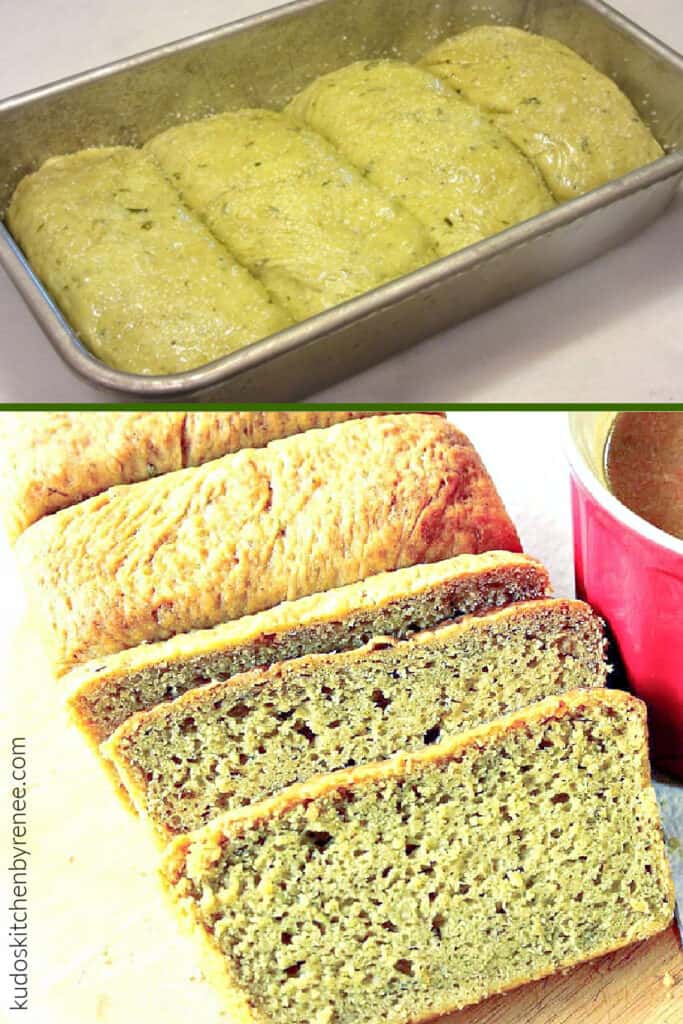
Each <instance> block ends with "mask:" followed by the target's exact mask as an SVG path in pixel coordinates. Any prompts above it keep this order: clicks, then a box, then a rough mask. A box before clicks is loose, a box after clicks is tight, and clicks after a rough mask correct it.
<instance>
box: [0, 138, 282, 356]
mask: <svg viewBox="0 0 683 1024" xmlns="http://www.w3.org/2000/svg"><path fill="white" fill-rule="evenodd" d="M8 223H9V226H10V229H11V231H12V233H13V234H14V237H15V238H16V239H17V241H18V242H19V244H20V245H21V247H22V248H23V250H24V252H25V253H26V255H27V257H28V259H29V260H30V262H31V265H32V267H33V269H34V270H35V272H36V273H37V274H38V276H39V277H40V278H41V280H42V281H43V283H44V284H45V286H46V287H47V289H48V290H49V292H50V293H51V295H52V296H53V298H54V299H55V300H56V302H57V303H58V304H59V306H60V307H61V309H62V310H63V312H64V314H65V316H66V317H67V318H68V319H69V321H70V323H71V324H72V325H73V327H74V328H75V329H76V331H77V332H78V334H79V337H80V338H81V339H82V341H83V342H84V344H86V345H87V346H88V348H89V349H90V350H91V351H92V352H93V353H94V354H95V355H96V356H98V357H99V358H100V359H102V360H103V361H104V362H105V363H108V364H109V365H110V366H113V367H115V368H117V369H119V370H130V371H132V372H135V373H172V372H175V371H179V370H188V369H191V368H192V367H195V366H200V365H202V364H203V363H208V362H210V361H211V360H213V359H217V358H218V357H219V356H222V355H225V354H226V353H227V352H231V351H233V350H234V349H237V348H240V347H241V346H243V345H246V344H248V343H249V342H251V341H255V340H257V339H258V338H261V337H263V336H264V335H267V334H271V333H273V332H274V331H277V330H280V329H281V328H283V327H286V326H288V324H289V323H290V322H291V321H290V320H289V317H288V316H287V314H286V313H285V312H284V310H282V309H280V308H278V307H277V306H276V305H275V304H274V303H273V301H272V300H271V299H270V297H269V296H268V294H267V292H266V291H265V289H264V288H263V287H262V285H260V284H259V283H258V281H256V280H255V279H254V278H253V277H252V276H251V275H250V274H249V272H248V271H247V270H245V269H244V268H243V267H241V266H239V264H238V263H236V262H235V260H234V259H233V258H232V257H231V256H230V255H229V253H227V252H226V251H225V249H224V248H223V246H221V245H220V244H219V243H218V242H217V241H216V240H215V239H214V238H213V237H212V235H211V234H210V232H209V231H208V230H207V229H206V227H205V226H204V225H203V224H202V223H201V221H199V220H198V219H197V218H196V217H195V216H194V214H192V213H190V212H189V211H188V210H187V208H186V207H185V206H183V205H182V203H181V202H180V200H179V199H178V196H177V194H176V193H175V192H174V191H173V189H172V188H171V187H170V186H169V185H168V184H167V183H166V181H165V180H164V178H163V175H162V174H161V173H160V172H159V171H158V169H157V168H156V167H155V166H154V164H153V162H152V161H151V160H150V159H149V157H147V156H146V155H144V154H143V153H141V152H140V151H139V150H135V149H129V148H127V147H116V148H113V149H89V150H84V151H83V152H80V153H75V154H73V155H71V156H64V157H56V158H54V159H52V160H48V161H47V163H46V164H44V165H43V167H42V168H41V169H40V170H39V171H38V172H37V173H35V174H31V175H29V176H28V177H26V178H24V179H23V180H22V181H21V182H20V184H19V186H18V188H17V190H16V191H15V193H14V196H13V198H12V203H11V205H10V209H9V214H8Z"/></svg>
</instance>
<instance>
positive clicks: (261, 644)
mask: <svg viewBox="0 0 683 1024" xmlns="http://www.w3.org/2000/svg"><path fill="white" fill-rule="evenodd" d="M549 593H550V580H549V578H548V573H547V570H546V569H545V568H544V567H543V566H542V565H541V564H540V562H537V561H535V560H534V559H533V558H529V557H528V556H527V555H521V554H514V553H511V552H502V551H500V552H487V553H485V554H482V555H456V557H455V558H447V559H445V560H444V561H442V562H434V563H432V564H430V565H415V566H409V567H408V568H406V569H396V570H394V572H386V573H379V574H378V575H376V576H371V577H370V578H369V579H367V580H364V581H362V582H360V583H349V584H348V585H347V586H345V587H338V588H337V589H336V590H329V591H326V592H325V593H323V594H313V595H311V596H309V597H300V598H299V600H298V601H285V602H284V603H283V604H279V605H276V607H275V608H269V609H268V610H267V611H264V612H257V614H256V615H248V616H246V617H245V618H243V619H237V620H236V621H234V622H225V623H223V624H222V625H219V626H214V627H213V628H212V629H204V630H197V631H195V632H194V633H182V634H180V635H179V636H175V637H171V639H170V640H162V641H160V642H159V643H156V644H143V645H141V646H140V647H133V648H132V649H131V650H129V651H120V652H119V653H118V654H110V655H109V657H107V658H101V659H98V660H95V661H91V662H88V663H87V664H86V665H83V666H78V667H77V668H75V669H72V670H71V672H70V673H69V674H68V675H67V676H65V677H64V682H65V684H66V685H67V686H68V688H69V696H68V703H69V706H70V708H71V711H72V713H73V716H74V718H75V721H76V723H77V724H78V726H79V727H80V728H81V730H82V731H83V732H84V733H85V735H86V736H87V737H88V738H89V739H90V740H91V742H93V743H95V744H96V745H99V744H100V743H102V741H103V740H105V739H107V737H109V736H110V735H111V734H112V733H113V732H114V730H115V729H116V728H117V727H118V726H119V725H121V723H122V722H125V720H126V719H127V718H129V717H130V716H131V715H132V714H134V713H135V712H137V711H146V710H148V709H149V708H152V707H154V706H155V705H157V704H161V702H162V701H168V700H174V699H175V698H176V697H180V696H181V694H183V693H185V692H186V691H187V690H190V689H193V688H194V687H196V686H204V685H206V684H207V683H212V682H217V681H221V680H223V681H224V680H226V679H229V678H230V677H231V676H234V675H237V674H238V673H240V672H246V671H248V670H249V669H253V668H257V667H258V668H263V667H267V666H268V665H273V664H274V663H275V662H277V661H285V660H289V659H291V658H299V657H301V656H302V655H304V654H314V653H325V652H331V651H345V650H351V649H352V648H356V647H362V646H363V644H365V643H367V642H368V641H369V640H370V639H371V638H372V637H373V636H377V635H379V636H392V637H396V638H397V639H402V638H404V637H406V636H408V635H409V634H411V633H416V632H418V631H421V630H425V629H433V628H434V627H435V626H437V625H439V623H442V622H445V621H448V620H452V619H456V618H458V617H460V616H462V615H465V614H468V613H471V612H480V611H482V610H484V609H486V608H497V607H501V606H503V605H506V604H510V603H511V602H513V601H528V600H532V599H534V598H541V597H547V596H548V594H549Z"/></svg>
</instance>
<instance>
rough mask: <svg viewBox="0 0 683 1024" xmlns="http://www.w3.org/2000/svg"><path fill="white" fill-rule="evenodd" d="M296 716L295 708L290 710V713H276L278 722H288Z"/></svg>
mask: <svg viewBox="0 0 683 1024" xmlns="http://www.w3.org/2000/svg"><path fill="white" fill-rule="evenodd" d="M293 714H294V708H290V709H289V711H276V712H275V717H276V718H277V720H278V722H286V721H287V719H288V718H291V717H292V715H293Z"/></svg>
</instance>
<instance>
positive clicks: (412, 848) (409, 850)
mask: <svg viewBox="0 0 683 1024" xmlns="http://www.w3.org/2000/svg"><path fill="white" fill-rule="evenodd" d="M418 846H419V843H406V846H405V850H406V857H410V855H411V853H415V851H416V850H417V848H418Z"/></svg>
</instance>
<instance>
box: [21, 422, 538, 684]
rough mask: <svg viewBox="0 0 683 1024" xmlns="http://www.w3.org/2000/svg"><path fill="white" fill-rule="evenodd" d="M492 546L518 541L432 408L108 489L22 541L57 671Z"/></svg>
mask: <svg viewBox="0 0 683 1024" xmlns="http://www.w3.org/2000/svg"><path fill="white" fill-rule="evenodd" d="M350 467H352V469H351V470H350ZM493 549H508V550H519V540H518V537H517V534H516V532H515V529H514V527H513V525H512V523H511V522H510V519H509V517H508V515H507V514H506V512H505V509H504V507H503V504H502V502H501V500H500V498H499V496H498V494H497V492H496V490H495V487H494V485H493V483H492V481H491V478H490V477H489V475H488V474H487V472H486V470H485V469H484V467H483V465H482V463H481V460H480V459H479V456H478V455H477V453H476V452H475V450H474V448H473V447H472V445H471V444H470V442H469V441H468V440H467V438H466V437H465V436H464V435H463V434H461V433H460V431H458V430H457V429H456V428H455V427H454V426H452V425H451V424H450V423H448V422H447V421H446V420H443V419H441V418H438V417H435V416H427V415H400V416H391V415H388V416H379V417H371V418H369V419H365V420H352V421H350V422H348V423H340V424H337V425H336V426H333V427H328V428H327V429H326V430H309V431H307V432H306V433H304V434H299V435H296V436H294V437H290V438H284V439H283V440H280V441H273V442H271V444H269V445H268V446H267V447H266V448H261V449H246V450H243V451H241V452H238V453H236V454H234V455H226V456H224V458H222V459H217V460H214V461H213V462H210V463H207V464H206V465H204V466H198V467H196V468H192V469H185V470H180V471H178V472H177V473H167V474H165V475H164V476H161V477H157V478H156V479H154V480H147V481H145V482H144V483H137V484H130V485H129V486H126V487H116V488H110V489H109V490H108V491H106V492H104V493H103V494H100V495H98V496H97V497H94V498H90V499H89V500H88V501H85V502H82V503H81V504H79V505H75V506H72V507H71V508H67V509H63V510H62V511H61V512H56V513H55V514H54V515H52V516H47V517H45V518H44V519H42V520H41V521H40V522H38V523H35V524H34V525H33V526H32V527H31V528H30V529H29V530H27V531H25V532H24V534H23V535H22V536H21V537H20V538H19V540H18V542H17V545H16V552H17V556H18V559H19V563H20V565H21V567H22V569H23V572H24V576H25V579H26V581H27V586H28V591H29V596H30V598H31V601H32V604H33V606H34V607H35V609H36V611H37V613H38V621H39V622H41V621H42V624H43V627H44V630H45V637H46V641H47V647H48V652H49V654H50V655H51V658H52V661H53V664H54V666H55V670H56V672H57V673H58V674H60V673H62V672H64V671H66V670H67V669H69V668H71V667H72V666H73V665H75V664H77V663H78V662H83V661H87V660H89V659H91V658H97V657H100V656H101V655H104V654H111V653H113V652H115V651H120V650H124V649H125V648H128V647H134V646H136V645H137V644H139V643H144V642H148V641H154V640H162V639H167V638H168V637H170V636H173V635H174V634H176V633H183V632H188V631H189V630H192V629H203V628H206V627H209V626H214V625H216V624H217V623H219V622H227V621H229V620H231V619H237V618H240V617H241V616H243V615H249V614H251V613H253V612H257V611H261V610H263V609H265V608H271V607H272V606H273V605H276V604H279V603H280V602H281V601H285V600H292V599H295V598H298V597H303V596H305V595H307V594H312V593H317V592H319V591H323V590H328V589H330V588H332V587H338V586H343V585H344V584H346V583H351V582H354V581H356V580H360V579H364V578H365V577H366V576H370V575H373V574H374V573H376V572H382V571H384V570H387V569H397V568H401V567H403V566H406V565H415V564H417V563H420V562H436V561H439V560H440V559H443V558H448V557H451V556H452V555H456V554H460V553H463V552H471V553H478V552H481V551H487V550H493Z"/></svg>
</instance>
